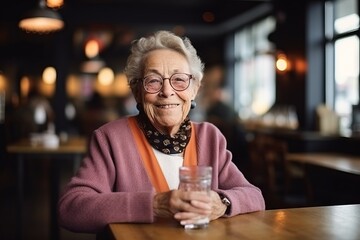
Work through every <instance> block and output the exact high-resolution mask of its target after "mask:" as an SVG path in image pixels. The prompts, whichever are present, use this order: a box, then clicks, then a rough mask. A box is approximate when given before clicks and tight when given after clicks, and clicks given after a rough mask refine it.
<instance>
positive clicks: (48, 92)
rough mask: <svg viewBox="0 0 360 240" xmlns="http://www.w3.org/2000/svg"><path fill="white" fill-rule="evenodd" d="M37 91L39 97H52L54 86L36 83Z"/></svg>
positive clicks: (42, 82) (40, 82) (43, 82)
mask: <svg viewBox="0 0 360 240" xmlns="http://www.w3.org/2000/svg"><path fill="white" fill-rule="evenodd" d="M37 89H38V91H39V93H40V94H41V95H43V96H46V97H52V96H53V95H54V93H55V84H48V83H45V81H38V82H37Z"/></svg>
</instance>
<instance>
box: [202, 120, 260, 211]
mask: <svg viewBox="0 0 360 240" xmlns="http://www.w3.org/2000/svg"><path fill="white" fill-rule="evenodd" d="M196 136H197V142H198V161H199V165H210V166H212V167H213V180H212V189H213V190H214V191H216V192H218V193H221V194H223V195H225V196H226V197H227V198H229V199H230V201H231V207H230V211H229V212H228V215H226V216H227V217H229V216H234V215H237V214H242V213H249V212H255V211H260V210H264V209H265V201H264V198H263V195H262V193H261V191H260V189H259V188H258V187H256V186H254V185H253V184H251V183H250V182H249V181H248V180H247V179H246V177H245V176H244V174H243V173H242V172H241V171H240V170H239V169H238V168H237V166H236V165H235V164H234V163H233V162H232V154H231V152H230V151H228V150H227V149H226V139H225V137H224V136H223V135H222V133H221V132H220V130H219V129H217V128H216V127H215V126H214V125H212V124H210V123H201V124H198V125H197V135H196Z"/></svg>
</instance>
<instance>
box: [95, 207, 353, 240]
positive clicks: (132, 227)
mask: <svg viewBox="0 0 360 240" xmlns="http://www.w3.org/2000/svg"><path fill="white" fill-rule="evenodd" d="M106 233H107V235H106V234H104V235H103V236H101V237H103V239H117V240H122V239H132V240H137V239H138V240H169V239H176V240H183V239H184V240H185V239H186V240H191V239H193V240H200V239H204V240H215V239H216V240H232V239H234V240H235V239H236V240H238V239H246V240H252V239H256V240H258V239H279V240H282V239H284V240H289V239H301V240H310V239H314V240H318V239H326V240H340V239H347V240H355V239H360V204H359V205H339V206H327V207H309V208H292V209H280V210H267V211H261V212H255V213H250V214H243V215H238V216H235V217H232V218H220V219H218V220H215V221H212V222H211V223H210V225H209V227H208V228H207V229H201V230H184V229H183V228H182V227H181V226H179V225H178V224H177V222H175V221H169V220H167V221H164V220H163V221H158V222H156V223H153V224H140V223H139V224H120V223H118V224H116V223H114V224H109V225H108V228H107V232H106Z"/></svg>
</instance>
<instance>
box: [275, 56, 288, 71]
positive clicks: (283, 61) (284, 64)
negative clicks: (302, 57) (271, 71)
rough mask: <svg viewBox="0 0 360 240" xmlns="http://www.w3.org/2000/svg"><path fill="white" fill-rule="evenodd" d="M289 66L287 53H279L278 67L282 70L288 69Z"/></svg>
mask: <svg viewBox="0 0 360 240" xmlns="http://www.w3.org/2000/svg"><path fill="white" fill-rule="evenodd" d="M288 68H289V64H288V60H287V58H286V55H285V54H279V55H278V58H277V60H276V69H277V70H279V71H280V72H283V71H286V70H288Z"/></svg>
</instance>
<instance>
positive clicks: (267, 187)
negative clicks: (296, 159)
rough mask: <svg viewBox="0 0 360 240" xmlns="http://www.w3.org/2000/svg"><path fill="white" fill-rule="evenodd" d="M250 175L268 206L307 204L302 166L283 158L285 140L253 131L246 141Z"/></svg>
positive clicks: (286, 147)
mask: <svg viewBox="0 0 360 240" xmlns="http://www.w3.org/2000/svg"><path fill="white" fill-rule="evenodd" d="M248 151H249V157H250V161H251V177H252V181H253V183H254V184H255V185H257V186H258V187H260V188H261V190H262V191H263V194H264V197H265V200H266V201H267V206H268V208H279V207H280V208H284V207H297V206H304V205H306V204H307V192H306V186H307V185H306V179H305V176H304V171H303V169H302V166H298V165H294V164H293V163H290V162H288V161H286V154H287V152H288V145H287V143H286V142H285V141H283V140H279V139H275V138H273V137H270V136H267V135H262V134H257V135H255V136H254V138H253V139H252V140H251V141H249V143H248Z"/></svg>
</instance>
